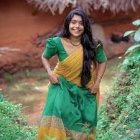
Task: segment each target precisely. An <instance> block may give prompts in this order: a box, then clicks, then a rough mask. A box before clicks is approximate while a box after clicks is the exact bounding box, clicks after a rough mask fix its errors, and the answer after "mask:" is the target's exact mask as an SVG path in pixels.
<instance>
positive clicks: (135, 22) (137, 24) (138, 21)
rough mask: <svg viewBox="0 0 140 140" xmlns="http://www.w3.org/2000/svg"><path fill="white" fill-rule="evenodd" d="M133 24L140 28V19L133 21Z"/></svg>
mask: <svg viewBox="0 0 140 140" xmlns="http://www.w3.org/2000/svg"><path fill="white" fill-rule="evenodd" d="M132 24H133V25H136V26H140V19H137V20H135V21H133V22H132Z"/></svg>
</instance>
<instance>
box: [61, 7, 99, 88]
mask: <svg viewBox="0 0 140 140" xmlns="http://www.w3.org/2000/svg"><path fill="white" fill-rule="evenodd" d="M74 15H78V16H80V17H81V18H82V22H83V26H84V32H83V34H82V36H81V44H82V46H83V58H84V59H83V67H82V72H81V85H82V86H83V87H85V86H86V84H87V83H88V82H89V81H90V79H91V64H92V63H94V64H95V65H96V62H95V53H96V42H95V40H94V39H93V36H92V32H91V26H90V21H89V18H88V16H87V15H86V14H85V12H84V11H83V10H82V9H81V8H76V9H74V10H72V11H70V12H69V14H68V15H67V16H66V18H65V22H64V26H63V28H62V31H61V32H60V33H59V36H61V37H66V38H69V37H70V32H69V24H70V22H71V20H72V18H73V16H74Z"/></svg>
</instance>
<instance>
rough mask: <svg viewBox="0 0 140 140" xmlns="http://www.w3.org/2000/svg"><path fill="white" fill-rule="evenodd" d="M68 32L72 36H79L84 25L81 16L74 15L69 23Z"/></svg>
mask: <svg viewBox="0 0 140 140" xmlns="http://www.w3.org/2000/svg"><path fill="white" fill-rule="evenodd" d="M69 32H70V34H71V36H73V37H76V38H77V37H81V35H82V34H83V32H84V26H83V21H82V18H81V16H78V15H74V16H73V18H72V19H71V22H70V24H69Z"/></svg>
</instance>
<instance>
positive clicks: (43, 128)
mask: <svg viewBox="0 0 140 140" xmlns="http://www.w3.org/2000/svg"><path fill="white" fill-rule="evenodd" d="M60 45H61V46H60ZM49 46H51V50H50V51H49V49H48V50H45V52H44V56H45V57H46V58H47V59H49V58H50V57H51V56H52V55H55V54H58V55H60V52H62V51H64V50H63V48H62V44H61V42H60V38H59V37H56V38H53V41H51V42H50V44H49V45H48V46H47V48H49ZM55 46H59V49H58V48H57V49H56V48H55ZM48 51H49V52H50V53H48ZM51 51H52V52H51ZM63 54H64V53H63ZM61 56H62V55H61ZM60 59H61V58H60ZM82 61H83V50H82V48H78V49H77V50H76V51H75V52H73V53H72V54H70V55H69V56H67V57H66V58H65V59H63V60H61V61H59V62H58V64H57V66H56V68H55V69H54V73H55V74H56V76H58V79H59V83H58V84H49V85H48V95H47V100H46V103H45V107H44V111H43V114H42V119H41V122H40V127H39V130H38V139H39V140H49V139H50V138H54V139H55V140H66V139H69V140H94V138H93V137H94V136H93V129H94V128H95V127H96V124H97V101H96V95H93V94H91V93H90V91H89V88H90V87H91V86H92V84H93V83H94V81H95V78H96V77H95V76H96V69H95V68H94V66H92V69H91V71H92V78H91V81H90V82H89V83H88V84H87V87H86V88H82V87H81V85H80V74H81V70H82ZM50 140H51V139H50Z"/></svg>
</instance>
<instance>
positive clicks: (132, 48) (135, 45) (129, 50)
mask: <svg viewBox="0 0 140 140" xmlns="http://www.w3.org/2000/svg"><path fill="white" fill-rule="evenodd" d="M138 48H139V49H140V44H134V45H132V46H130V48H128V50H127V51H126V52H125V54H128V53H130V52H133V51H134V50H135V49H138Z"/></svg>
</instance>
